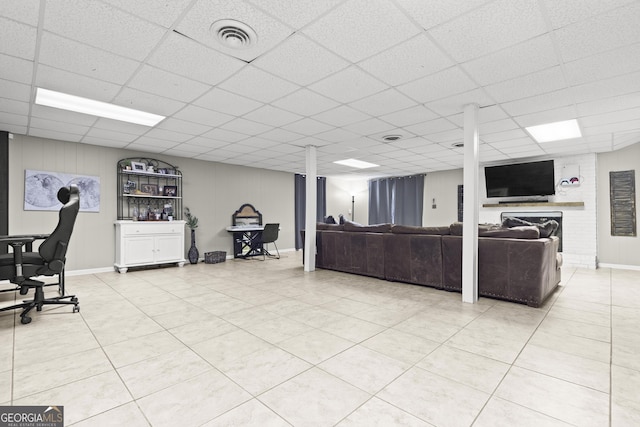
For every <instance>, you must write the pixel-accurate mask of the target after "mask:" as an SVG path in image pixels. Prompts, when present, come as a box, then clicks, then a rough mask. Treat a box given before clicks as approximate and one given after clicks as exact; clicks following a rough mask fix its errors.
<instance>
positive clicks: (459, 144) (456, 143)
mask: <svg viewBox="0 0 640 427" xmlns="http://www.w3.org/2000/svg"><path fill="white" fill-rule="evenodd" d="M451 146H452V147H453V148H462V147H464V142H454V143H453V144H451Z"/></svg>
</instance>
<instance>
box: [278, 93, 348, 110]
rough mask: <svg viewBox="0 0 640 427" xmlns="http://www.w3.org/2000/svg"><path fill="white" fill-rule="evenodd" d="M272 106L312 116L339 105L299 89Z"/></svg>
mask: <svg viewBox="0 0 640 427" xmlns="http://www.w3.org/2000/svg"><path fill="white" fill-rule="evenodd" d="M273 105H275V106H276V107H280V108H282V109H284V110H288V111H291V112H294V113H298V114H302V115H303V116H312V115H314V114H318V113H321V112H323V111H326V110H329V109H331V108H334V107H337V106H338V105H339V104H338V103H337V102H336V101H334V100H332V99H329V98H327V97H325V96H322V95H320V94H317V93H315V92H312V91H310V90H309V89H300V90H297V91H295V92H293V93H291V94H289V95H287V96H285V97H284V98H280V99H278V100H277V101H275V102H273Z"/></svg>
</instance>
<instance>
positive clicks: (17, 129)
mask: <svg viewBox="0 0 640 427" xmlns="http://www.w3.org/2000/svg"><path fill="white" fill-rule="evenodd" d="M0 128H1V129H2V130H4V131H5V132H11V133H15V134H18V135H26V134H27V127H26V126H18V125H12V124H10V123H2V122H0Z"/></svg>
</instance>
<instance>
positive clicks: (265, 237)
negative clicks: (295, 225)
mask: <svg viewBox="0 0 640 427" xmlns="http://www.w3.org/2000/svg"><path fill="white" fill-rule="evenodd" d="M279 231H280V224H265V225H264V230H262V239H261V240H262V259H263V260H264V259H265V256H268V257H272V258H277V259H280V252H279V251H278V246H277V245H276V240H278V232H279ZM268 243H273V246H275V248H276V253H277V254H278V255H272V254H271V253H269V251H268V250H267V247H266V245H267V244H268Z"/></svg>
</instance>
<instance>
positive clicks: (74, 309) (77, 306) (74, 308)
mask: <svg viewBox="0 0 640 427" xmlns="http://www.w3.org/2000/svg"><path fill="white" fill-rule="evenodd" d="M73 312H74V313H79V312H80V306H79V305H74V306H73Z"/></svg>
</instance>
